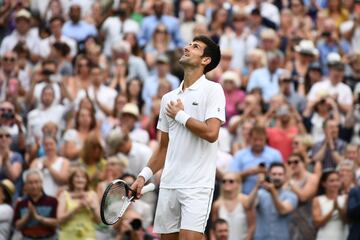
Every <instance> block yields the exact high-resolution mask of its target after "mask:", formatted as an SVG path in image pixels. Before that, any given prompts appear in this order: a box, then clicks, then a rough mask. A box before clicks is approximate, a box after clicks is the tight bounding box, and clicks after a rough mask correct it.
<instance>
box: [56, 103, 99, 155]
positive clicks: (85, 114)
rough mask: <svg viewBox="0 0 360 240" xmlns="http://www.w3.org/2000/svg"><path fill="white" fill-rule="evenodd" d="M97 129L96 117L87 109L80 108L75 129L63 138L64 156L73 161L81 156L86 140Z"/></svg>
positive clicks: (69, 130) (67, 131) (68, 131)
mask: <svg viewBox="0 0 360 240" xmlns="http://www.w3.org/2000/svg"><path fill="white" fill-rule="evenodd" d="M95 129H96V119H95V115H94V114H93V113H92V112H91V111H90V110H89V109H87V108H80V109H79V110H78V111H77V113H76V115H75V127H74V128H71V129H68V130H66V132H65V133H64V136H63V141H64V143H63V145H62V154H63V155H64V157H66V158H68V159H69V160H71V161H76V160H77V159H78V158H79V156H80V151H81V148H82V146H83V144H84V141H85V139H86V138H87V137H88V136H89V134H90V133H91V132H92V131H93V130H95Z"/></svg>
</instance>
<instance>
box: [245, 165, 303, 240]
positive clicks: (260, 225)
mask: <svg viewBox="0 0 360 240" xmlns="http://www.w3.org/2000/svg"><path fill="white" fill-rule="evenodd" d="M268 174H269V181H267V179H266V180H265V181H264V180H262V181H261V182H258V183H257V184H256V186H255V193H256V192H257V194H252V195H250V196H251V197H250V202H254V201H255V197H256V203H255V207H256V230H255V237H254V239H256V240H262V239H269V240H276V239H284V240H285V239H290V235H289V223H290V219H291V213H292V212H293V211H294V210H295V209H296V207H297V205H298V198H297V196H296V194H294V193H293V192H292V191H289V190H287V189H286V188H285V187H284V185H285V184H286V169H285V165H284V164H283V163H277V162H275V163H272V164H271V165H270V167H269V171H268ZM260 185H261V187H262V188H260V189H259V187H260Z"/></svg>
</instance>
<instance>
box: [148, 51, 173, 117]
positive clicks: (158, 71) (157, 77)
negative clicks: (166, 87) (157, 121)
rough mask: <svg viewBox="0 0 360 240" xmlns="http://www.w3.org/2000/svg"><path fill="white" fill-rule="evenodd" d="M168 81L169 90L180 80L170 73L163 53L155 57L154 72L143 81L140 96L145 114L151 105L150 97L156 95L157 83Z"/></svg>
mask: <svg viewBox="0 0 360 240" xmlns="http://www.w3.org/2000/svg"><path fill="white" fill-rule="evenodd" d="M163 81H168V82H169V83H170V84H171V90H174V89H175V88H177V87H178V86H179V83H180V80H179V79H178V78H177V77H176V76H174V75H172V74H171V73H170V60H169V57H168V56H167V55H165V54H160V55H158V56H157V57H156V65H155V71H154V73H153V74H152V75H151V76H150V77H149V78H147V79H146V81H145V82H144V88H143V91H142V98H143V99H144V101H145V107H146V108H145V114H147V115H149V113H150V108H151V106H152V98H153V97H154V96H155V95H156V93H157V90H158V88H159V83H160V82H163Z"/></svg>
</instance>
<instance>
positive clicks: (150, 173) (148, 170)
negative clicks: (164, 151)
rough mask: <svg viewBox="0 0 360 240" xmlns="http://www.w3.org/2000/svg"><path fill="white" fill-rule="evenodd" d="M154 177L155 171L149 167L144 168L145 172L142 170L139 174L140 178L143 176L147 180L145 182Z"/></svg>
mask: <svg viewBox="0 0 360 240" xmlns="http://www.w3.org/2000/svg"><path fill="white" fill-rule="evenodd" d="M153 175H154V174H153V171H152V170H151V168H149V167H144V168H143V170H141V172H140V173H139V176H142V177H143V178H144V179H145V182H147V181H149V179H150V178H151V177H152V176H153Z"/></svg>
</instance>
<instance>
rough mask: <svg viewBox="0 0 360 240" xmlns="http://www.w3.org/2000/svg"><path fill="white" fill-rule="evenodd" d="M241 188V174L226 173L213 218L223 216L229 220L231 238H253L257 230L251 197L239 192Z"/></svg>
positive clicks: (241, 239)
mask: <svg viewBox="0 0 360 240" xmlns="http://www.w3.org/2000/svg"><path fill="white" fill-rule="evenodd" d="M240 188H241V180H240V176H239V175H238V174H236V173H225V174H224V175H223V179H222V185H221V193H220V197H219V199H218V200H216V201H215V203H214V204H213V209H212V220H213V221H215V220H216V219H218V218H222V219H225V220H226V221H227V222H228V224H229V240H245V239H252V236H253V233H254V230H255V222H254V221H253V220H254V218H253V214H254V213H253V212H252V208H251V203H250V202H249V198H250V197H248V196H246V195H245V194H242V193H239V192H241V191H240ZM251 194H253V193H250V195H251Z"/></svg>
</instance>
